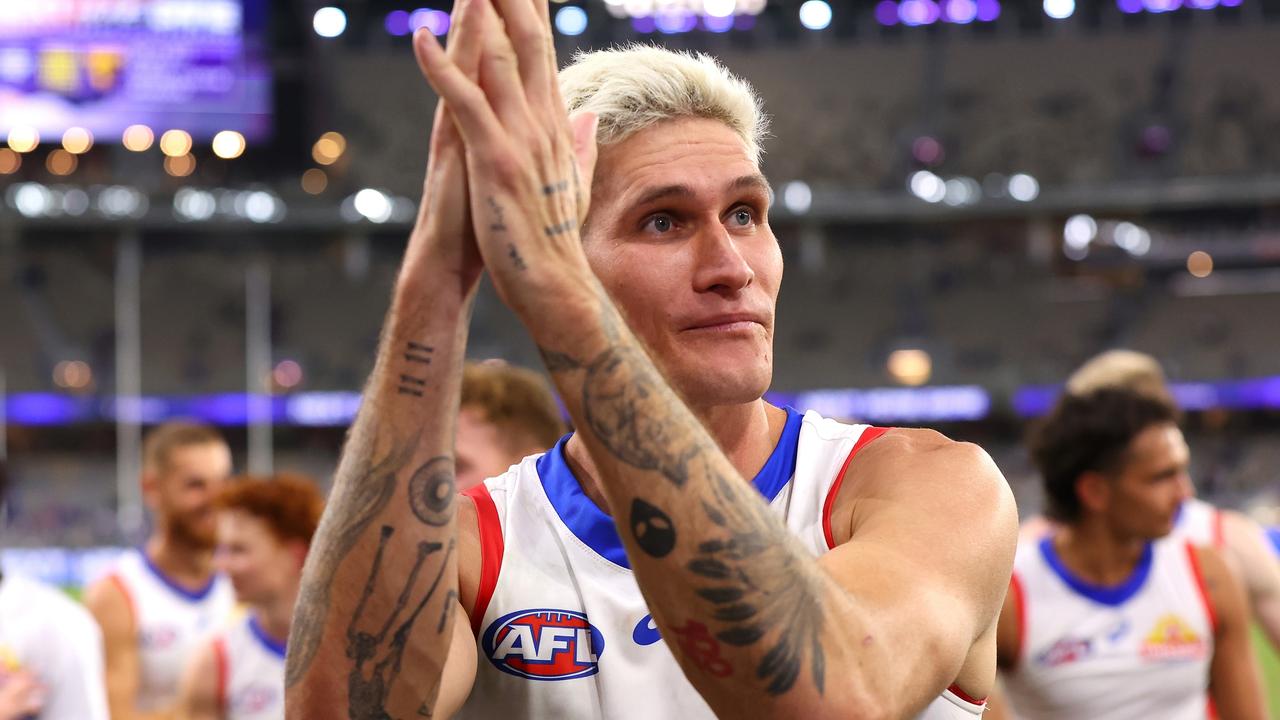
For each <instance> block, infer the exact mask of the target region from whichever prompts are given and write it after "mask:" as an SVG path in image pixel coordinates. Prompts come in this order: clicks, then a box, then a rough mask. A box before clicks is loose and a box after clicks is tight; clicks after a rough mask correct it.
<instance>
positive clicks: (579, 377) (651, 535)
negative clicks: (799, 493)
mask: <svg viewBox="0 0 1280 720" xmlns="http://www.w3.org/2000/svg"><path fill="white" fill-rule="evenodd" d="M601 304H602V305H606V304H605V303H604V302H602V303H601ZM602 312H603V315H602V318H603V319H602V321H601V327H602V329H604V330H605V332H604V333H603V334H604V335H605V336H606V337H607V342H606V344H605V347H604V349H603V350H600V349H596V350H594V351H593V352H594V353H595V354H594V355H593V356H591V357H589V358H583V357H581V356H577V355H575V354H574V353H572V352H563V351H559V350H551V349H548V348H546V347H541V348H540V350H541V352H542V356H543V359H544V361H545V362H546V364H547V367H548V369H549V370H550V371H551V372H552V373H553V375H555V376H556V377H557V380H558V381H559V382H560V383H561V384H562V386H564V387H567V388H571V389H572V392H571V391H568V390H567V391H566V395H572V394H576V395H577V397H576V398H575V399H576V400H577V402H576V403H574V404H573V405H576V406H577V407H576V408H573V409H576V410H577V413H576V414H575V419H577V420H578V421H579V427H580V428H581V429H582V430H583V431H585V432H586V433H589V437H592V438H594V441H595V442H596V443H598V444H599V445H600V446H601V447H602V448H603V450H604V451H605V452H606V453H607V457H603V456H599V455H596V454H595V451H594V450H593V457H595V459H596V462H597V465H598V466H599V467H600V469H601V473H602V478H601V479H602V482H604V483H605V494H606V495H607V496H608V497H609V500H610V503H611V504H612V505H614V506H615V507H618V508H619V509H620V512H618V513H617V515H618V517H617V518H616V521H617V523H618V525H619V526H620V530H621V534H623V535H624V537H625V538H626V539H627V540H628V541H629V543H628V544H629V548H628V550H629V552H634V553H635V554H633V555H632V557H633V558H637V559H638V558H641V557H643V558H645V559H646V560H647V561H648V562H650V563H652V562H654V561H660V562H662V563H665V564H664V565H662V566H660V567H661V570H660V571H655V572H658V574H657V575H654V576H650V577H661V578H662V580H663V583H664V585H663V587H662V588H661V589H650V588H652V587H653V586H650V587H649V588H646V591H645V595H646V598H649V597H650V596H651V594H652V595H657V596H663V597H668V598H669V599H668V600H667V602H669V603H671V604H670V605H669V606H668V607H667V608H666V612H659V610H660V609H661V602H660V601H659V602H658V604H657V605H655V604H651V605H650V608H651V609H653V610H654V617H655V618H661V619H660V620H659V622H663V623H674V625H670V624H668V625H667V627H665V628H664V633H666V632H671V633H672V635H671V637H672V638H673V639H675V641H676V642H677V643H678V645H679V647H680V650H681V652H680V653H679V655H682V656H683V658H682V663H686V664H687V666H690V667H694V668H697V669H698V670H700V671H701V672H702V673H705V674H706V675H708V676H710V677H711V678H722V677H727V676H729V675H731V674H732V673H733V668H734V666H735V664H737V663H742V667H743V668H744V671H745V669H746V668H747V667H749V668H750V670H749V671H748V672H749V673H750V676H751V677H753V678H754V679H755V680H756V681H758V682H759V683H760V688H761V690H762V691H763V692H764V693H765V694H767V695H770V696H779V695H782V694H784V693H787V692H788V691H790V690H792V689H793V688H795V686H796V683H797V681H798V680H799V679H800V677H801V675H802V674H807V675H809V676H810V677H811V680H812V683H813V685H812V686H811V687H812V688H814V689H816V690H817V692H818V693H819V694H821V693H822V692H823V690H824V688H825V678H826V655H825V652H824V648H823V645H822V640H823V638H824V637H825V631H826V630H828V629H829V628H827V614H826V609H825V607H824V598H825V597H826V592H827V586H826V585H825V580H824V578H823V577H822V575H821V571H819V570H818V569H817V568H816V567H813V566H812V562H811V559H810V558H809V557H808V555H807V553H805V551H804V550H803V549H802V548H801V547H800V546H799V545H798V544H797V543H796V541H795V539H794V538H792V537H791V535H790V532H789V531H788V530H787V529H786V527H785V526H784V525H783V524H782V523H780V522H779V521H778V519H777V518H776V517H774V516H773V515H772V513H771V512H770V511H769V509H768V507H767V505H766V504H765V503H764V502H763V501H762V500H761V498H760V496H759V495H758V493H756V492H755V491H754V488H753V487H752V486H751V484H750V483H748V482H745V481H744V480H743V479H742V478H741V477H739V476H738V475H737V473H736V471H735V470H734V468H733V466H732V465H731V464H730V463H729V461H728V460H727V459H726V458H725V457H724V455H723V454H722V453H721V451H720V449H719V448H718V447H716V445H715V443H714V441H712V440H711V438H710V436H709V435H707V433H706V431H705V429H704V428H703V427H702V426H701V424H700V423H699V422H698V420H697V419H696V418H695V417H694V416H693V415H692V414H691V413H690V412H689V411H688V410H687V408H685V407H684V405H683V403H682V402H681V401H680V399H679V397H678V396H677V395H676V394H675V393H674V392H673V391H672V390H671V388H670V387H669V386H668V385H667V383H666V382H665V380H664V379H663V378H662V376H661V375H660V374H659V373H658V371H657V370H656V369H655V367H654V366H653V364H652V362H651V361H650V360H649V358H648V356H647V355H646V354H645V352H644V351H643V350H642V349H641V348H640V346H639V344H638V343H637V342H636V341H635V340H634V339H633V338H632V337H630V335H629V333H627V332H626V331H625V328H624V327H623V326H622V325H621V319H620V317H618V316H617V315H616V311H614V310H613V309H612V307H610V306H605V307H604V308H603V310H602ZM637 470H640V471H649V472H655V473H657V474H659V475H660V476H662V477H663V478H665V479H666V480H667V481H668V482H667V483H666V484H665V485H656V486H655V485H644V484H642V483H641V482H638V481H637V482H632V483H628V482H626V481H625V480H621V479H618V478H619V477H635V475H634V472H635V471H637ZM641 487H647V488H649V490H648V491H646V492H645V493H644V497H638V496H637V494H636V491H637V490H639V489H640V488H641ZM623 508H625V510H622V509H623ZM673 563H678V564H673ZM644 566H645V563H642V562H639V561H638V560H637V565H636V567H637V574H638V576H639V579H640V581H641V587H642V588H644V587H646V573H645V570H644ZM650 567H653V566H650ZM650 582H652V581H650ZM675 586H681V589H680V590H677V591H674V592H673V589H674V588H675ZM691 600H692V604H691V603H690V601H691ZM698 601H701V602H703V603H705V605H703V608H704V609H703V610H702V611H700V612H699V611H698V610H697V609H696V605H697V603H698ZM650 602H651V603H654V602H655V600H653V599H651V600H650ZM690 612H693V613H694V614H693V615H692V616H691V615H690V614H689V613H690Z"/></svg>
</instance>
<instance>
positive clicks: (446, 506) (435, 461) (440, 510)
mask: <svg viewBox="0 0 1280 720" xmlns="http://www.w3.org/2000/svg"><path fill="white" fill-rule="evenodd" d="M453 495H454V481H453V458H451V457H447V456H443V455H442V456H440V457H435V458H431V459H430V460H428V461H427V463H426V464H425V465H423V466H422V467H420V468H418V470H417V471H416V472H414V473H413V477H412V478H409V506H410V507H411V508H413V514H414V515H416V516H417V518H418V519H419V520H421V521H422V522H424V523H426V524H428V525H434V526H436V527H442V526H444V525H447V524H448V522H449V520H450V519H451V518H452V517H453V513H452V510H453Z"/></svg>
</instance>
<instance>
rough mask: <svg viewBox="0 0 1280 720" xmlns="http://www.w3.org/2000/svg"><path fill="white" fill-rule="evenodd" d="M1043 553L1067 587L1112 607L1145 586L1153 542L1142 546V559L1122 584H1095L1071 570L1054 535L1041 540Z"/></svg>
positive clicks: (1046, 560)
mask: <svg viewBox="0 0 1280 720" xmlns="http://www.w3.org/2000/svg"><path fill="white" fill-rule="evenodd" d="M1040 554H1041V555H1043V556H1044V561H1045V562H1046V563H1048V564H1049V568H1050V569H1051V570H1053V572H1054V574H1055V575H1057V576H1058V577H1059V578H1061V579H1062V582H1064V583H1066V584H1067V587H1069V588H1071V589H1072V590H1074V591H1075V592H1076V593H1078V594H1080V595H1083V596H1084V597H1087V598H1089V599H1090V600H1092V601H1094V602H1096V603H1100V604H1102V605H1110V606H1112V607H1115V606H1117V605H1123V604H1125V603H1126V602H1128V601H1129V599H1130V598H1132V597H1133V596H1134V595H1136V594H1137V593H1138V591H1139V590H1141V589H1142V586H1143V585H1144V584H1145V583H1146V582H1147V575H1150V574H1151V554H1152V550H1151V543H1150V542H1148V543H1147V544H1146V547H1144V548H1143V549H1142V557H1141V558H1139V560H1138V564H1137V565H1136V566H1134V568H1133V572H1132V573H1130V574H1129V577H1128V578H1127V579H1125V581H1124V582H1122V583H1120V584H1119V585H1094V584H1093V583H1091V582H1089V581H1087V580H1085V579H1083V578H1081V577H1080V576H1078V575H1076V574H1074V573H1072V572H1071V570H1070V569H1068V568H1067V566H1066V565H1065V564H1064V563H1063V562H1062V558H1060V557H1058V551H1057V550H1055V549H1054V547H1053V537H1052V536H1048V537H1045V538H1044V539H1043V540H1041V541H1040Z"/></svg>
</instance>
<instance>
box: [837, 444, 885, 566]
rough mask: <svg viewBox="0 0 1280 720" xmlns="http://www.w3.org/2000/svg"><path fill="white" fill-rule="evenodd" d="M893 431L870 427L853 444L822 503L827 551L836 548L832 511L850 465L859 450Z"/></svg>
mask: <svg viewBox="0 0 1280 720" xmlns="http://www.w3.org/2000/svg"><path fill="white" fill-rule="evenodd" d="M892 429H893V428H882V427H869V428H867V429H866V430H863V431H862V434H861V435H859V436H858V441H857V442H856V443H854V444H853V449H852V450H850V451H849V457H847V458H845V459H844V464H843V465H841V466H840V473H839V474H838V475H836V481H835V482H833V483H831V489H830V490H828V491H827V499H826V501H825V502H823V503H822V535H823V537H825V538H826V539H827V549H832V548H834V547H835V546H836V541H835V536H833V535H832V534H831V509H832V507H833V506H834V505H835V503H836V495H838V494H839V493H840V486H841V485H843V484H844V474H845V472H846V471H848V469H849V463H851V462H853V456H854V455H857V454H858V451H859V450H861V449H862V448H864V447H866V446H867V445H868V444H869V443H870V442H871V441H872V440H875V439H876V438H878V437H880V436H881V435H883V434H885V433H886V432H888V431H890V430H892Z"/></svg>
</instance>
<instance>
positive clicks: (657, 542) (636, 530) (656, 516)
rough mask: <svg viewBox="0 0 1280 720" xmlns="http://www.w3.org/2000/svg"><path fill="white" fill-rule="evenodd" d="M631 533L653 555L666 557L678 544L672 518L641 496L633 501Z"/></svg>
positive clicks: (641, 546)
mask: <svg viewBox="0 0 1280 720" xmlns="http://www.w3.org/2000/svg"><path fill="white" fill-rule="evenodd" d="M631 534H632V535H634V536H635V539H636V544H637V545H639V546H640V549H641V550H643V551H645V553H647V554H648V555H650V556H651V557H656V558H660V557H666V556H667V555H668V554H669V553H670V552H671V551H672V550H673V549H675V546H676V530H675V527H673V526H672V524H671V518H669V517H667V514H666V513H664V512H662V511H661V510H659V509H658V508H656V507H654V506H652V505H650V504H649V503H647V502H645V501H643V500H641V499H640V498H636V499H635V500H632V501H631Z"/></svg>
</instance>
